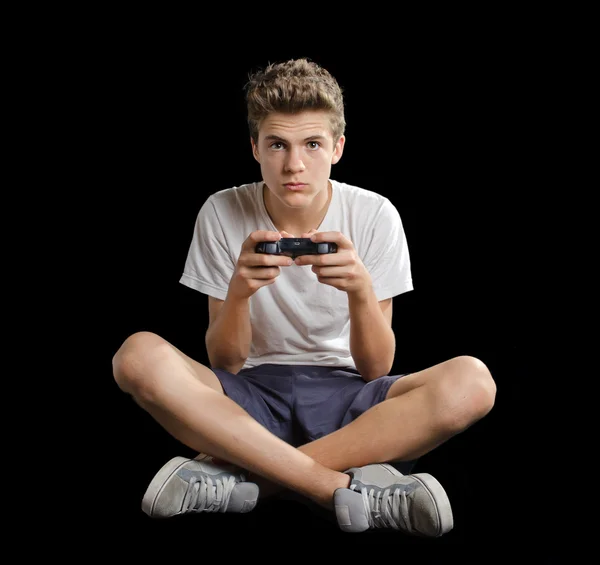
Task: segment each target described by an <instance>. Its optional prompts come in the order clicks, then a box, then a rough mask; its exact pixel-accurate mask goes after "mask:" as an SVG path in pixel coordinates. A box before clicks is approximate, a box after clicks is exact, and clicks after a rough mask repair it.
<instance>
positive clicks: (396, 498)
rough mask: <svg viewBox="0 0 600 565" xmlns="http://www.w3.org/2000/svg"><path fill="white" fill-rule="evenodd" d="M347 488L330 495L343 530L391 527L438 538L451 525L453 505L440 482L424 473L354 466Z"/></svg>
mask: <svg viewBox="0 0 600 565" xmlns="http://www.w3.org/2000/svg"><path fill="white" fill-rule="evenodd" d="M346 473H347V474H348V475H350V477H351V480H350V485H349V487H348V488H339V489H336V491H335V493H334V495H333V501H334V505H335V514H336V518H337V522H338V525H339V527H340V528H341V529H342V530H343V531H345V532H363V531H365V530H368V529H372V528H392V529H395V530H402V531H404V532H405V533H408V534H412V535H417V536H425V537H439V536H441V535H443V534H445V533H446V532H449V531H450V530H451V529H452V528H453V526H454V522H453V517H452V508H451V507H450V501H449V500H448V496H447V495H446V492H445V491H444V489H443V488H442V485H441V484H440V483H439V482H438V481H437V480H436V479H435V478H434V477H432V476H431V475H429V474H427V473H417V474H415V475H403V474H402V473H400V472H399V471H398V470H396V469H395V468H394V467H392V466H391V465H389V464H375V465H366V466H364V467H353V468H352V469H349V470H348V471H346Z"/></svg>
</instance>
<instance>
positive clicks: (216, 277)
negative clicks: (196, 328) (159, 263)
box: [179, 197, 235, 300]
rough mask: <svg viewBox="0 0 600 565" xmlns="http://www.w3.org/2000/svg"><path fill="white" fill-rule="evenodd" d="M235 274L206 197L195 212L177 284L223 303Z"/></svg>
mask: <svg viewBox="0 0 600 565" xmlns="http://www.w3.org/2000/svg"><path fill="white" fill-rule="evenodd" d="M234 270H235V264H234V261H233V258H232V256H231V254H230V252H229V249H228V248H227V246H226V242H225V237H224V234H223V228H222V226H221V223H220V221H219V216H218V213H217V210H216V208H215V205H214V202H213V200H212V198H210V197H209V198H208V199H207V200H206V202H205V203H204V204H203V205H202V207H201V208H200V212H198V216H197V218H196V223H195V225H194V233H193V235H192V241H191V244H190V248H189V250H188V255H187V258H186V261H185V266H184V269H183V274H182V275H181V278H180V279H179V282H180V283H182V284H184V285H186V286H188V287H190V288H193V289H195V290H198V291H200V292H202V293H204V294H207V295H209V296H213V297H214V298H218V299H220V300H225V298H226V297H227V291H228V289H229V281H230V280H231V277H232V276H233V272H234Z"/></svg>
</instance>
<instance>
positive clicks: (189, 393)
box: [113, 332, 349, 508]
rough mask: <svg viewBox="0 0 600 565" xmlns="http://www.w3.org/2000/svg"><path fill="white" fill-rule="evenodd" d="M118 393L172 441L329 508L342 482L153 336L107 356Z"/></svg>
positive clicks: (205, 372) (141, 335) (210, 376)
mask: <svg viewBox="0 0 600 565" xmlns="http://www.w3.org/2000/svg"><path fill="white" fill-rule="evenodd" d="M113 373H114V377H115V380H116V382H117V384H118V385H119V387H120V388H121V390H123V391H124V392H126V393H128V394H130V395H131V396H132V397H133V398H134V399H135V401H136V402H137V403H138V404H139V405H140V406H141V407H142V408H144V409H145V410H146V411H147V412H148V413H149V414H150V415H151V416H152V417H153V418H154V419H155V420H156V421H157V422H158V423H159V424H161V425H162V426H163V427H164V428H165V429H166V430H167V431H168V432H169V433H170V434H171V435H172V436H173V437H175V438H176V439H178V440H179V441H181V442H182V443H184V444H185V445H187V446H188V447H190V448H191V449H194V450H196V451H199V452H203V453H207V454H209V455H212V456H214V457H216V458H218V459H224V460H226V461H229V462H230V463H233V464H235V465H238V466H239V467H241V468H243V469H247V470H248V471H250V472H253V473H256V474H258V475H260V476H262V477H264V478H266V479H268V480H270V481H272V482H274V483H276V484H279V485H281V486H284V487H287V488H290V489H292V490H296V491H297V492H299V493H300V494H302V495H304V496H306V497H308V498H310V499H312V500H313V501H315V502H316V503H317V504H320V505H321V506H324V507H327V508H331V507H332V497H333V492H334V491H335V490H336V488H339V487H346V486H347V485H348V483H349V478H348V476H347V475H344V474H343V473H340V472H337V471H334V470H332V469H329V468H327V467H325V466H323V465H321V464H319V463H318V462H316V461H314V460H313V459H311V458H310V457H309V456H308V455H306V454H304V453H302V452H301V451H299V450H297V449H295V448H294V447H292V446H291V445H289V444H287V443H285V442H284V441H283V440H281V439H279V438H278V437H276V436H275V435H273V434H271V433H270V432H269V431H268V430H267V429H266V428H264V427H263V426H261V425H260V424H259V423H258V422H257V421H256V420H254V419H253V418H252V417H250V415H249V414H248V413H247V412H246V411H244V410H243V409H242V408H241V407H240V406H238V405H237V404H236V403H235V402H233V401H232V400H231V399H230V398H228V397H227V396H225V395H224V394H223V389H222V387H221V385H220V382H219V380H218V379H217V377H216V375H215V374H214V373H213V372H212V371H211V370H210V369H209V368H207V367H205V366H203V365H201V364H200V363H198V362H196V361H194V360H193V359H191V358H189V357H188V356H186V355H184V354H183V353H182V352H181V351H179V350H178V349H176V348H175V347H174V346H173V345H171V344H170V343H168V342H166V341H165V340H164V339H162V338H161V337H159V336H157V335H156V334H152V333H149V332H139V333H136V334H134V335H132V336H130V337H129V338H128V339H127V340H126V341H125V342H124V343H123V345H122V346H121V348H120V349H119V350H118V351H117V353H116V354H115V356H114V358H113Z"/></svg>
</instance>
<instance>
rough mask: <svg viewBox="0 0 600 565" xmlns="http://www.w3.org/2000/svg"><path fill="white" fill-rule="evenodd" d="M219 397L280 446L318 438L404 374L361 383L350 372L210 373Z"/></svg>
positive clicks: (280, 368)
mask: <svg viewBox="0 0 600 565" xmlns="http://www.w3.org/2000/svg"><path fill="white" fill-rule="evenodd" d="M212 371H213V372H214V373H215V375H217V378H218V379H219V380H220V381H221V385H222V386H223V389H224V391H225V394H226V395H227V396H228V397H229V398H231V399H232V400H233V401H234V402H236V403H237V404H239V405H240V406H241V407H242V408H243V409H244V410H245V411H246V412H248V413H249V414H250V416H252V417H253V418H254V419H255V420H257V421H258V422H259V423H260V424H262V425H263V426H264V427H265V428H267V429H268V430H270V431H271V432H272V433H273V434H275V435H276V436H277V437H279V438H281V439H283V440H284V441H285V442H287V443H289V444H291V445H293V446H294V447H298V446H299V445H302V444H304V443H308V442H310V441H313V440H315V439H319V438H320V437H323V436H325V435H327V434H330V433H331V432H334V431H335V430H338V429H339V428H341V427H342V426H345V425H346V424H348V423H349V422H351V421H352V420H355V419H356V418H358V416H360V415H361V414H362V413H363V412H365V410H368V409H369V408H371V406H374V405H375V404H378V403H379V402H382V401H383V400H385V397H386V394H387V392H388V390H389V388H390V386H392V384H393V383H394V382H395V381H396V380H397V379H399V378H401V377H403V376H404V375H396V376H383V377H379V378H378V379H375V380H373V381H370V382H368V383H367V382H365V381H364V380H363V379H362V377H361V376H360V374H359V373H358V372H357V371H356V370H355V369H353V368H351V367H347V368H340V367H315V366H309V365H275V364H263V365H259V366H258V367H251V368H248V369H242V370H241V371H239V373H238V374H237V375H234V374H232V373H229V372H227V371H222V370H220V369H212Z"/></svg>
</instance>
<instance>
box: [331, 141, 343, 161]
mask: <svg viewBox="0 0 600 565" xmlns="http://www.w3.org/2000/svg"><path fill="white" fill-rule="evenodd" d="M345 143H346V138H345V137H344V136H343V135H341V136H340V138H339V139H338V141H337V143H336V144H335V147H334V148H333V155H332V156H331V164H332V165H335V164H336V163H337V162H338V161H339V160H340V159H341V158H342V153H343V152H344V144H345Z"/></svg>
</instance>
